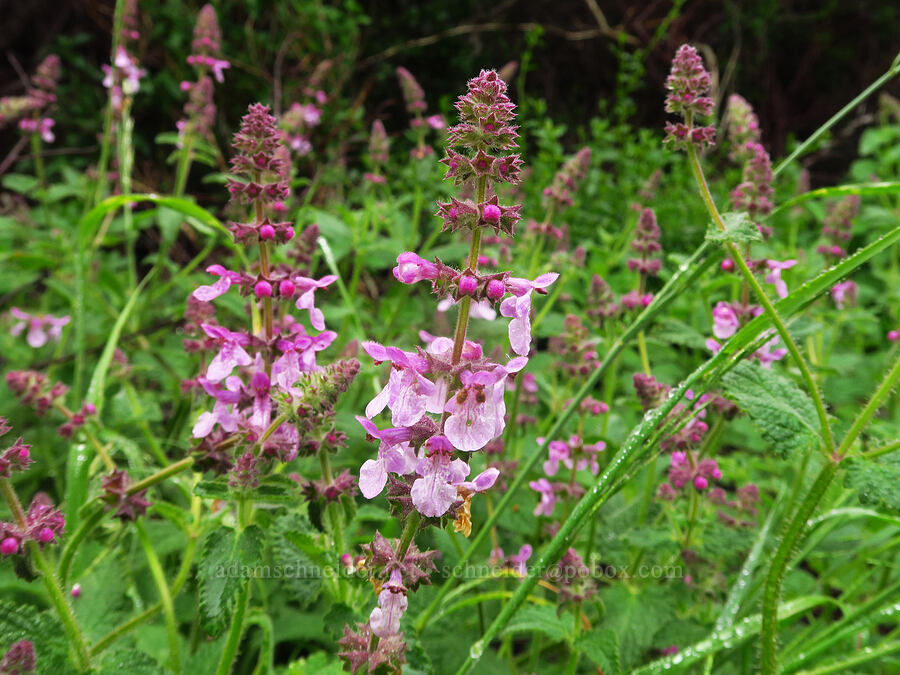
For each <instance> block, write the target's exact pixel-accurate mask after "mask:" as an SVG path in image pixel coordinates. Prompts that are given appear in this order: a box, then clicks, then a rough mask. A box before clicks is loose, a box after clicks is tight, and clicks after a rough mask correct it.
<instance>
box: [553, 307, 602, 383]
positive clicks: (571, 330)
mask: <svg viewBox="0 0 900 675" xmlns="http://www.w3.org/2000/svg"><path fill="white" fill-rule="evenodd" d="M549 349H550V351H551V352H554V353H555V354H558V355H559V356H560V359H561V360H560V361H557V362H556V365H557V367H558V368H560V369H561V370H562V371H563V372H565V373H567V374H568V375H569V376H571V377H582V378H583V377H587V376H588V375H590V374H591V373H592V372H593V371H594V370H596V369H597V366H598V365H599V364H600V361H599V360H598V358H597V357H598V355H597V340H596V339H594V338H591V337H589V332H588V329H587V327H586V326H585V325H584V324H583V323H582V322H581V317H580V316H578V315H576V314H568V315H567V316H566V318H565V321H564V322H563V332H562V335H560V336H558V337H552V338H550V343H549Z"/></svg>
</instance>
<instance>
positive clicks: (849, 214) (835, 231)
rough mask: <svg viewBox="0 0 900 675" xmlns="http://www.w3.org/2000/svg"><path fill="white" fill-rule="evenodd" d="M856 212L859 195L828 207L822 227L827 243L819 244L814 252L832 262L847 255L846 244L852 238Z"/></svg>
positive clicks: (848, 197) (850, 196)
mask: <svg viewBox="0 0 900 675" xmlns="http://www.w3.org/2000/svg"><path fill="white" fill-rule="evenodd" d="M858 212H859V195H848V196H847V197H844V198H843V199H841V200H840V201H837V202H834V203H832V204H831V205H829V207H828V211H827V213H826V215H825V221H824V223H823V225H822V234H823V235H825V239H826V240H827V243H825V244H820V245H819V246H818V247H817V248H816V250H817V251H818V252H819V253H821V254H822V255H824V256H826V257H828V258H830V259H831V260H832V261H834V260H840V259H841V258H843V257H844V256H845V255H847V249H846V246H847V242H849V241H850V239H851V237H853V219H854V218H855V217H856V214H857V213H858Z"/></svg>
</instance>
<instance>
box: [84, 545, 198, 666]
mask: <svg viewBox="0 0 900 675" xmlns="http://www.w3.org/2000/svg"><path fill="white" fill-rule="evenodd" d="M196 550H197V535H189V538H188V543H187V547H186V548H185V551H184V557H183V558H182V560H181V568H180V569H179V570H178V575H177V576H176V577H175V581H174V583H173V584H172V590H171V591H170V594H171V596H172V597H175V596H177V595H178V592H179V591H180V590H181V587H182V586H184V583H185V582H186V581H187V579H188V576H189V575H190V571H191V565H192V564H193V562H194V553H195V552H196ZM162 609H163V605H162V603H161V602H158V603H156V604H155V605H153V606H152V607H150V608H149V609H146V610H144V611H143V612H141V613H140V614H138V615H137V616H135V617H132V618H131V619H129V620H128V621H126V622H125V623H123V624H122V625H121V626H118V627H117V628H115V629H113V630H112V631H111V632H109V633H107V635H106V636H104V637H103V638H101V639H100V640H99V641H98V642H97V644H95V645H94V646H93V647H91V656H96V655H97V654H99V653H100V652H102V651H103V650H104V649H106V648H107V647H109V645H111V644H112V643H113V642H115V641H116V640H118V639H119V638H120V637H122V636H123V635H125V634H126V633H128V632H129V631H131V630H132V629H134V628H136V627H137V626H139V625H141V624H142V623H144V622H145V621H149V620H150V619H152V618H153V617H154V616H156V615H157V614H158V613H159V612H160V611H162Z"/></svg>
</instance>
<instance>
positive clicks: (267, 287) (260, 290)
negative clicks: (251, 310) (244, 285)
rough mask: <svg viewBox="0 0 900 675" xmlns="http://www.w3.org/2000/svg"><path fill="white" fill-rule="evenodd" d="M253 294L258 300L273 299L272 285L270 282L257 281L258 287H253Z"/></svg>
mask: <svg viewBox="0 0 900 675" xmlns="http://www.w3.org/2000/svg"><path fill="white" fill-rule="evenodd" d="M253 292H254V293H255V294H256V297H257V298H270V297H272V284H270V283H269V282H268V281H257V282H256V286H254V287H253Z"/></svg>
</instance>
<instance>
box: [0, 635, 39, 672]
mask: <svg viewBox="0 0 900 675" xmlns="http://www.w3.org/2000/svg"><path fill="white" fill-rule="evenodd" d="M36 667H37V660H36V659H35V655H34V643H33V642H31V641H30V640H19V641H18V642H14V643H13V644H12V645H10V648H9V650H7V652H6V654H4V655H3V660H2V661H0V673H3V674H4V675H7V674H8V675H28V674H29V673H33V672H34V669H35V668H36Z"/></svg>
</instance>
